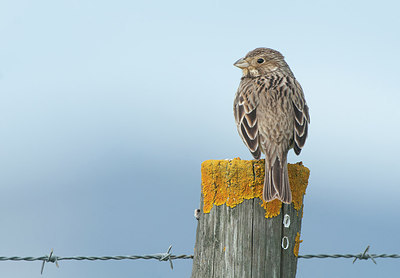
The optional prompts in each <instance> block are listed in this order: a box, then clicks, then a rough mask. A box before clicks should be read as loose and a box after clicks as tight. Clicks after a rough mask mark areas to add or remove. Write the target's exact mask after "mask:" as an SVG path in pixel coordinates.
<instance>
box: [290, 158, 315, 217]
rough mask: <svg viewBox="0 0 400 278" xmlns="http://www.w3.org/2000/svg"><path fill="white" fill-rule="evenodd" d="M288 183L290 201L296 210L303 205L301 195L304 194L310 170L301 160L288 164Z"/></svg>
mask: <svg viewBox="0 0 400 278" xmlns="http://www.w3.org/2000/svg"><path fill="white" fill-rule="evenodd" d="M288 172H289V184H290V190H291V191H292V203H293V205H294V208H295V209H296V210H299V209H301V208H302V207H303V197H304V195H305V194H306V189H307V185H308V178H309V176H310V170H309V169H308V168H307V167H304V166H303V164H302V163H301V162H299V163H296V164H288Z"/></svg>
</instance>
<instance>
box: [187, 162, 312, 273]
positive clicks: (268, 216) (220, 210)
mask: <svg viewBox="0 0 400 278" xmlns="http://www.w3.org/2000/svg"><path fill="white" fill-rule="evenodd" d="M288 170H289V181H290V187H291V191H292V197H293V202H292V203H291V204H290V205H286V204H283V205H282V203H281V202H280V201H278V200H273V201H272V202H268V203H265V202H263V201H262V199H261V196H262V189H263V183H264V160H240V159H239V158H235V159H233V160H207V161H205V162H203V163H202V165H201V175H202V178H201V179H202V186H201V187H202V194H201V201H200V210H201V212H200V219H199V221H198V225H197V232H196V244H195V251H194V259H193V269H192V276H191V277H192V278H235V277H238V278H261V277H262V278H265V277H273V278H287V277H290V278H292V277H295V276H296V268H297V255H298V251H299V244H300V242H301V240H300V230H301V219H302V216H303V197H304V194H305V191H306V187H307V184H308V177H309V174H310V171H309V169H308V168H306V167H304V166H303V165H302V164H301V162H300V163H298V164H289V165H288ZM289 222H290V223H289Z"/></svg>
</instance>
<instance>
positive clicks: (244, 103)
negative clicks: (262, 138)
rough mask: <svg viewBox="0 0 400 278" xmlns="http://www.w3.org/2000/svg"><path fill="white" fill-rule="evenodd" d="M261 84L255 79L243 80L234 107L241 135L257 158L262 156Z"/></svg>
mask: <svg viewBox="0 0 400 278" xmlns="http://www.w3.org/2000/svg"><path fill="white" fill-rule="evenodd" d="M259 86H260V85H256V84H255V83H254V81H253V80H249V81H248V82H244V81H242V82H241V84H240V86H239V89H238V92H237V94H236V98H235V102H234V109H233V112H234V115H235V121H236V126H237V129H238V132H239V135H240V137H241V138H242V140H243V142H244V143H245V144H246V146H247V147H248V148H249V150H250V152H251V154H252V155H253V156H254V158H256V159H259V158H260V156H261V150H260V146H259V143H258V126H257V106H258V102H259V99H258V92H259V91H260V90H259Z"/></svg>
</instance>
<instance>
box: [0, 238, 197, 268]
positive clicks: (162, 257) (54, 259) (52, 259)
mask: <svg viewBox="0 0 400 278" xmlns="http://www.w3.org/2000/svg"><path fill="white" fill-rule="evenodd" d="M171 249H172V245H171V246H169V247H168V250H167V252H165V253H157V254H151V255H131V256H102V257H93V256H91V257H85V256H75V257H58V256H54V255H53V250H51V252H50V255H47V256H41V257H17V256H14V257H0V261H29V262H32V261H43V263H42V268H41V271H40V273H41V274H43V269H44V265H45V263H55V264H56V266H57V267H58V262H59V261H66V260H68V261H72V260H74V261H85V260H86V261H97V260H101V261H109V260H116V261H121V260H139V259H144V260H151V259H155V260H159V261H169V263H170V267H171V269H174V265H173V264H172V260H177V259H193V255H173V254H171V253H170V251H171Z"/></svg>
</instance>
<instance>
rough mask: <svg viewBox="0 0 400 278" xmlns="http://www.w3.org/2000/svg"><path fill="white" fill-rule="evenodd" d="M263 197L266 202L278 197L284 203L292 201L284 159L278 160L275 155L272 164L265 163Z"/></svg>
mask: <svg viewBox="0 0 400 278" xmlns="http://www.w3.org/2000/svg"><path fill="white" fill-rule="evenodd" d="M263 199H264V201H266V202H269V201H272V200H273V199H279V200H281V201H282V202H283V203H286V204H290V203H291V202H292V192H291V191H290V185H289V175H288V169H287V162H286V159H284V161H280V160H279V158H278V157H277V158H276V159H275V162H274V164H273V165H267V163H265V180H264V190H263Z"/></svg>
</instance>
